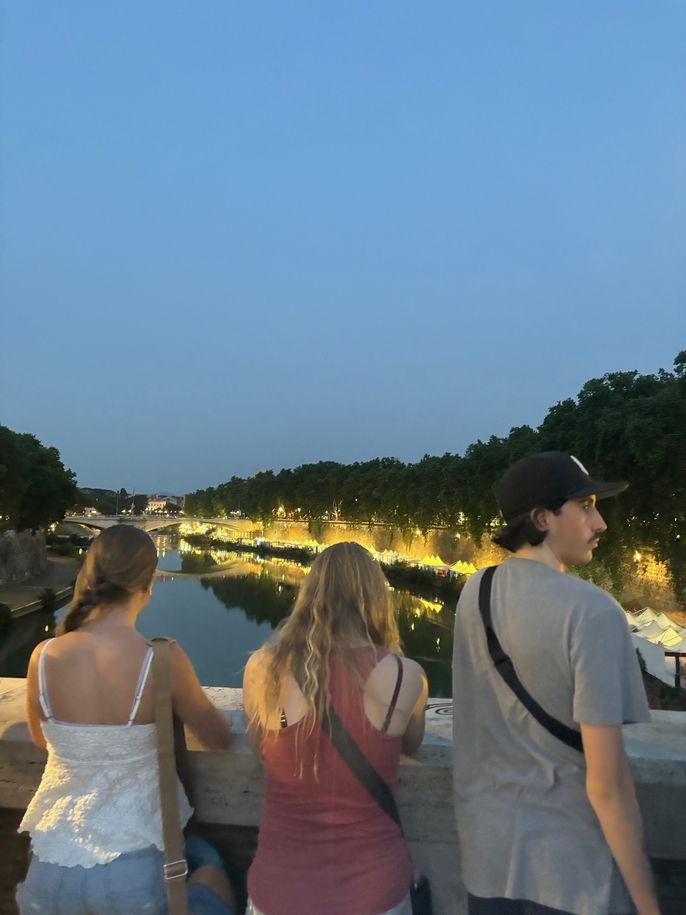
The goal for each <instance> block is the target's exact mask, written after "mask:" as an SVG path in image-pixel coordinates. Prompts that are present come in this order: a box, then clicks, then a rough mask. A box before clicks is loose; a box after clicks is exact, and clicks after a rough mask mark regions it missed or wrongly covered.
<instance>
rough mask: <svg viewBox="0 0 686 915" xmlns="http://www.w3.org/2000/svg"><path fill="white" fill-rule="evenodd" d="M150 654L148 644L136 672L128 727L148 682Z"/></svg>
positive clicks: (150, 662)
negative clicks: (136, 677) (136, 678)
mask: <svg viewBox="0 0 686 915" xmlns="http://www.w3.org/2000/svg"><path fill="white" fill-rule="evenodd" d="M152 656H153V648H152V646H150V648H148V650H147V652H146V654H145V657H144V658H143V663H142V664H141V670H140V673H139V674H138V682H137V683H136V692H135V693H134V697H133V705H132V706H131V712H130V713H129V720H128V721H127V724H128V726H129V727H131V725H132V724H133V722H134V720H135V718H136V715H137V714H138V707H139V706H140V704H141V699H142V698H143V690H144V689H145V684H146V683H147V682H148V674H149V673H150V667H151V665H152Z"/></svg>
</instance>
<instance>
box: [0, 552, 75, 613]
mask: <svg viewBox="0 0 686 915" xmlns="http://www.w3.org/2000/svg"><path fill="white" fill-rule="evenodd" d="M79 568H80V566H79V564H78V562H76V561H75V560H73V559H69V558H67V557H64V556H51V557H50V558H49V559H48V568H47V569H46V571H45V572H43V573H42V574H41V575H34V576H32V577H31V578H27V579H25V580H24V581H17V582H7V583H4V584H0V603H2V604H7V605H8V607H9V608H10V609H11V611H12V616H15V617H18V616H23V615H24V614H25V613H31V612H32V611H33V610H35V609H37V608H38V607H40V605H41V594H42V593H43V592H44V591H46V590H50V591H54V592H55V598H56V599H57V600H58V601H60V600H63V599H64V598H65V597H68V596H69V595H70V594H71V592H72V588H73V584H74V579H75V578H76V576H77V575H78V573H79Z"/></svg>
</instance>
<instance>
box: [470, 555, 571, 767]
mask: <svg viewBox="0 0 686 915" xmlns="http://www.w3.org/2000/svg"><path fill="white" fill-rule="evenodd" d="M496 568H497V566H489V568H487V569H486V570H485V571H484V573H483V575H482V576H481V581H480V582H479V611H480V613H481V621H482V622H483V624H484V629H485V631H486V642H487V644H488V653H489V654H490V656H491V660H492V661H493V663H494V665H495V669H496V670H497V671H498V673H499V674H500V676H501V677H502V678H503V680H504V681H505V682H506V683H507V685H508V686H509V687H510V689H511V690H512V692H513V693H514V694H515V696H516V697H517V698H518V699H519V701H520V702H521V703H522V705H523V706H524V707H525V708H526V709H527V711H529V712H530V713H531V714H532V715H533V717H534V718H535V719H536V721H538V723H539V724H540V725H541V726H542V727H544V728H545V729H546V731H548V732H549V733H550V734H552V735H553V737H557V739H558V740H561V741H562V743H565V744H567V746H568V747H571V748H572V749H573V750H578V751H579V753H583V751H584V748H583V744H582V742H581V734H580V733H579V732H578V731H575V730H574V728H569V727H567V725H566V724H563V723H562V722H561V721H558V720H557V718H553V716H552V715H549V714H548V713H547V712H546V711H545V709H543V708H541V706H540V705H539V704H538V702H536V700H535V699H534V697H533V696H532V695H531V694H530V693H528V692H527V691H526V689H525V687H524V684H523V683H522V681H521V680H520V679H519V677H518V676H517V671H516V670H515V668H514V664H513V663H512V659H511V658H510V657H508V655H506V654H505V652H504V651H503V647H502V645H501V644H500V642H499V641H498V636H497V635H496V634H495V630H494V629H493V623H492V621H491V588H492V587H493V575H494V574H495V570H496Z"/></svg>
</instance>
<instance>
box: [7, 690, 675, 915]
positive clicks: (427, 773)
mask: <svg viewBox="0 0 686 915" xmlns="http://www.w3.org/2000/svg"><path fill="white" fill-rule="evenodd" d="M24 689H25V681H24V680H23V679H15V678H4V679H3V678H0V810H1V813H0V829H1V831H0V857H1V858H2V860H3V862H4V864H5V866H4V867H3V876H2V878H1V879H0V915H15V908H14V903H13V901H12V888H13V886H14V884H15V883H16V881H17V880H18V879H20V877H21V875H22V872H23V868H25V866H26V864H25V860H26V849H27V843H26V841H25V839H24V838H23V837H18V836H16V834H15V833H14V832H13V830H14V829H16V824H17V822H18V819H19V817H20V815H21V811H22V810H23V809H25V807H26V805H27V804H28V802H29V800H30V798H31V796H32V794H33V792H34V791H35V789H36V786H37V785H38V782H39V779H40V774H41V771H42V767H43V764H44V759H45V756H44V754H43V753H42V752H41V751H40V750H38V749H37V748H36V747H34V746H33V744H32V743H31V742H30V740H29V737H28V730H27V728H26V724H25V720H24V705H23V703H24ZM206 691H207V693H208V695H209V696H210V697H211V699H212V700H213V702H215V703H216V704H217V705H218V706H219V707H220V708H221V709H223V710H224V711H225V713H226V714H227V715H228V716H229V717H230V719H231V726H232V730H233V731H234V733H235V735H236V736H235V739H234V741H233V742H232V746H231V748H230V749H229V750H228V751H215V752H210V751H206V750H200V749H199V748H197V747H196V746H194V745H193V743H192V741H191V746H190V749H191V766H192V770H193V774H194V782H195V786H196V792H197V797H196V806H197V813H198V818H199V821H200V822H201V823H203V824H207V825H208V827H209V829H210V832H211V833H212V834H213V835H214V836H216V837H218V838H219V839H220V840H221V838H222V836H224V837H226V836H229V835H231V834H232V835H233V843H234V846H235V844H236V841H238V843H239V845H240V842H241V839H240V837H241V835H242V836H244V843H243V844H244V846H245V847H244V848H243V849H241V848H240V847H239V848H238V849H237V851H238V856H239V857H241V855H242V856H243V857H244V858H246V859H247V858H248V857H249V854H250V849H251V847H252V844H253V843H254V834H255V827H256V826H257V825H258V824H259V818H260V812H261V809H262V797H263V778H262V771H261V766H260V763H259V761H258V760H257V759H256V758H255V757H254V756H253V754H252V753H251V752H250V749H249V747H248V745H247V742H246V741H245V738H244V736H243V716H242V711H241V707H242V695H241V691H240V690H238V689H227V688H208V689H207V690H206ZM653 716H654V720H653V721H652V722H651V723H650V724H641V725H630V726H627V727H626V728H625V729H624V732H625V740H626V746H627V752H628V755H629V759H630V762H631V767H632V770H633V773H634V777H635V779H636V784H637V791H638V796H639V801H640V804H641V810H642V813H643V819H644V823H645V832H646V843H647V847H648V852H649V854H650V857H651V859H652V860H653V864H654V868H655V871H656V878H657V882H658V887H659V891H660V894H661V900H662V915H683V913H684V912H686V713H682V712H654V713H653ZM451 728H452V703H451V700H443V699H430V700H429V703H428V715H427V734H426V738H425V741H424V743H423V745H422V747H421V748H420V750H419V752H418V753H417V754H416V756H413V757H407V758H403V760H402V763H401V768H400V780H399V787H398V801H399V806H400V811H401V816H402V820H403V826H404V829H405V834H406V837H407V839H408V843H409V846H410V850H411V852H412V856H413V858H414V862H415V865H416V866H417V867H418V868H419V869H420V870H422V871H423V872H424V873H426V874H427V875H428V876H429V878H430V880H431V884H432V888H433V892H434V899H435V913H436V915H463V913H465V911H466V905H465V891H464V887H463V885H462V881H461V878H460V855H459V848H458V845H457V837H456V834H455V825H454V818H453V806H452V770H451V756H452V739H451ZM507 828H508V824H507V823H503V829H507ZM237 836H238V840H237V839H236V837H237ZM220 844H222V842H221V841H220Z"/></svg>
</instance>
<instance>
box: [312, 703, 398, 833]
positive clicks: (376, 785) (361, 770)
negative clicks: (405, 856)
mask: <svg viewBox="0 0 686 915" xmlns="http://www.w3.org/2000/svg"><path fill="white" fill-rule="evenodd" d="M322 731H324V733H325V734H326V735H327V737H328V738H329V740H330V741H331V743H332V744H333V745H334V747H335V748H336V750H337V751H338V754H339V756H340V757H341V759H342V760H343V762H345V763H346V764H347V765H348V767H349V768H350V771H351V772H352V773H353V775H354V776H355V778H356V779H357V780H358V781H359V783H360V784H361V785H362V787H363V788H364V789H365V790H366V791H367V792H368V793H369V794H370V795H371V796H372V797H373V798H374V800H375V801H376V803H377V804H378V805H379V807H381V809H382V810H383V812H384V813H385V814H386V815H387V816H389V817H390V818H391V819H392V820H393V822H394V823H395V824H396V826H397V827H398V829H400V831H401V832H402V826H401V825H400V814H399V813H398V805H397V804H396V802H395V798H394V797H393V792H392V791H391V789H390V788H389V787H388V785H387V784H386V782H385V781H384V780H383V778H382V777H381V776H380V775H379V773H378V772H377V771H376V769H375V768H374V766H373V765H372V764H371V763H370V762H369V760H368V759H367V757H366V756H365V755H364V753H363V752H362V750H361V749H360V748H359V746H358V745H357V743H356V742H355V740H354V739H353V737H352V735H351V734H350V733H349V731H348V729H347V728H346V726H345V725H344V724H343V722H342V721H341V719H340V718H339V717H338V713H337V712H336V709H335V708H333V706H331V705H330V706H329V714H328V716H326V715H325V716H324V718H323V720H322Z"/></svg>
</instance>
